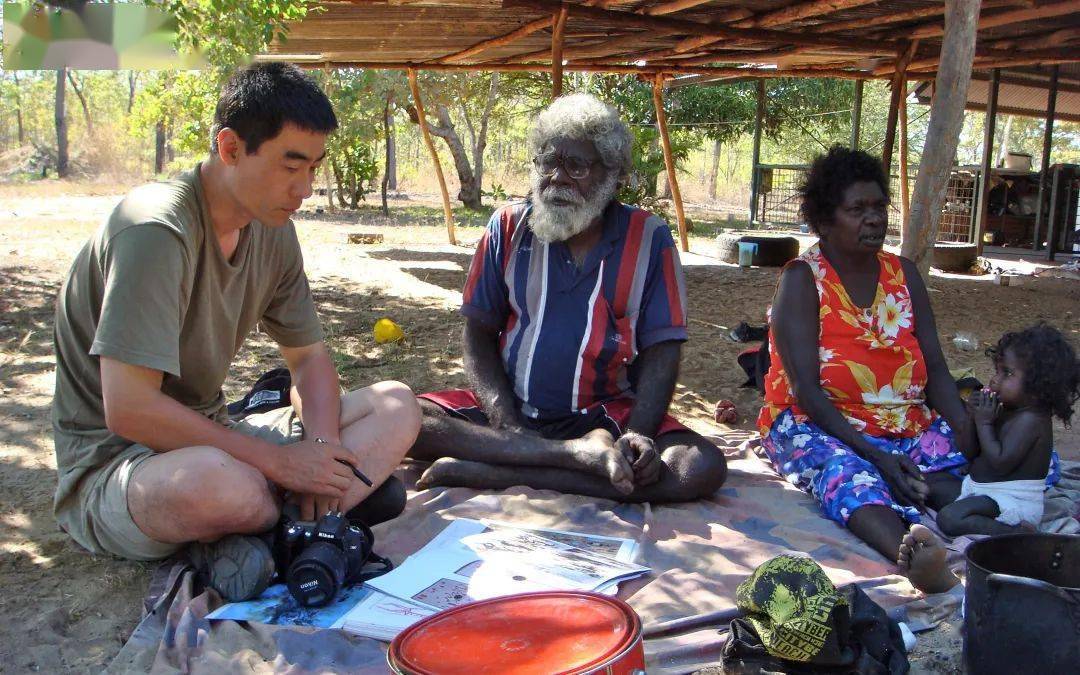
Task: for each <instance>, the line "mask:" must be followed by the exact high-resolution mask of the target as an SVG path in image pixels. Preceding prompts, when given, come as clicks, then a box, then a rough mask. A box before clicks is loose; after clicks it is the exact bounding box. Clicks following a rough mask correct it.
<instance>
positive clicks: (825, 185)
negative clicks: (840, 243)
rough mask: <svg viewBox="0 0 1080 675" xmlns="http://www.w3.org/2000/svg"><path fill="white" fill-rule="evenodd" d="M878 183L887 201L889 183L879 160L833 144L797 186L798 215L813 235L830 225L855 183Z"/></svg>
mask: <svg viewBox="0 0 1080 675" xmlns="http://www.w3.org/2000/svg"><path fill="white" fill-rule="evenodd" d="M863 182H870V183H877V184H878V187H880V188H881V192H882V193H883V194H884V195H885V199H888V198H889V181H888V178H887V177H886V176H885V170H884V169H883V168H882V166H881V160H880V159H878V158H877V157H874V156H873V155H871V154H869V153H866V152H863V151H862V150H851V149H849V148H845V147H844V146H842V145H834V146H833V147H832V148H830V149H829V152H828V153H826V154H824V155H818V156H817V157H816V158H815V159H814V163H813V164H811V165H810V171H809V173H807V174H806V182H805V183H803V184H802V185H801V186H800V187H799V195H800V196H801V197H802V205H801V206H800V208H799V212H800V213H801V214H802V217H803V220H805V221H806V224H807V225H809V226H810V229H811V230H813V231H814V232H815V233H816V234H820V233H821V228H822V226H828V225H829V224H830V223H832V220H833V214H834V213H836V207H838V206H840V205H841V204H842V203H843V202H844V192H845V191H846V190H847V189H848V188H849V187H851V186H852V185H854V184H855V183H863Z"/></svg>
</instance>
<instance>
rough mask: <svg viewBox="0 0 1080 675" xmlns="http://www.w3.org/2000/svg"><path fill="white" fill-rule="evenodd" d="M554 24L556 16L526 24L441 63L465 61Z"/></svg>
mask: <svg viewBox="0 0 1080 675" xmlns="http://www.w3.org/2000/svg"><path fill="white" fill-rule="evenodd" d="M553 22H554V15H552V16H545V17H543V18H540V19H537V20H536V21H530V22H529V23H527V24H525V25H524V26H522V27H521V28H518V29H517V30H512V31H510V32H509V33H506V34H504V35H500V36H498V37H494V38H491V39H490V40H484V41H483V42H478V43H476V44H474V45H473V46H471V47H469V48H467V49H462V50H461V51H459V52H455V53H453V54H449V55H447V56H444V57H442V58H441V59H439V62H440V63H454V62H455V61H464V60H465V59H467V58H469V57H470V56H475V55H477V54H479V53H480V52H482V51H484V50H487V49H491V48H492V47H499V46H502V45H505V44H508V43H510V42H513V41H515V40H517V39H518V38H521V37H525V36H526V35H531V34H532V33H535V32H537V31H541V30H544V29H545V28H547V27H549V26H550V25H551V24H552V23H553Z"/></svg>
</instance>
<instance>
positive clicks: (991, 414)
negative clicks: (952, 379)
mask: <svg viewBox="0 0 1080 675" xmlns="http://www.w3.org/2000/svg"><path fill="white" fill-rule="evenodd" d="M967 404H968V410H970V411H971V417H972V419H974V420H975V423H976V424H990V423H991V422H993V421H994V419H995V418H996V417H997V416H998V413H999V412H1000V411H1001V401H999V400H998V396H997V393H996V392H993V391H990V390H989V389H983V390H982V391H976V392H972V394H971V396H969V397H968V400H967Z"/></svg>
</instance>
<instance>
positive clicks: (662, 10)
mask: <svg viewBox="0 0 1080 675" xmlns="http://www.w3.org/2000/svg"><path fill="white" fill-rule="evenodd" d="M711 1H712V0H676V1H675V2H668V3H664V4H661V5H654V6H652V7H646V8H644V9H639V10H634V13H635V14H641V15H646V16H664V15H667V14H673V13H675V12H679V11H682V10H684V9H690V8H692V7H697V6H698V5H702V4H705V3H707V2H711ZM594 6H602V5H594ZM751 15H753V12H751V11H749V10H747V9H743V8H741V7H733V8H731V9H729V10H727V11H725V12H723V13H721V14H718V15H716V16H714V17H712V20H713V21H721V22H723V21H732V20H735V19H742V18H745V17H747V16H751ZM676 32H677V31H675V30H673V29H669V30H663V29H659V28H658V29H653V30H652V31H651V33H650V34H649V35H646V36H644V37H663V36H666V35H673V34H675V33H676ZM641 37H643V36H642V35H638V34H634V35H629V36H619V37H615V38H612V39H610V40H607V41H606V42H604V43H598V44H595V45H587V46H584V47H579V48H577V49H574V48H570V47H568V48H565V49H563V58H564V59H575V58H578V59H588V58H602V57H606V56H613V55H615V54H620V53H622V52H624V51H625V49H624V48H625V46H626V45H628V44H632V45H634V46H639V45H640V39H641ZM608 47H610V49H609V48H608ZM550 58H551V50H548V49H541V50H538V51H532V52H525V53H522V54H518V55H517V56H514V57H512V58H510V59H508V60H507V62H508V63H527V62H529V61H544V60H547V59H550Z"/></svg>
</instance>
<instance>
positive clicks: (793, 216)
mask: <svg viewBox="0 0 1080 675" xmlns="http://www.w3.org/2000/svg"><path fill="white" fill-rule="evenodd" d="M809 169H810V167H809V165H806V164H759V165H758V166H757V169H756V171H757V178H758V193H757V203H756V204H755V205H754V220H756V221H760V222H764V223H770V224H777V225H792V226H799V225H801V224H802V218H801V217H800V215H799V186H800V185H801V184H802V183H803V181H804V180H805V179H806V172H807V171H809ZM916 172H917V167H912V169H911V170H910V171H909V172H908V188H909V190H913V189H914V186H915V174H916ZM978 176H979V172H978V170H977V169H976V170H971V169H966V168H963V169H962V168H960V167H954V168H953V170H952V173H951V174H950V175H949V184H948V188H947V189H946V193H945V204H944V206H942V209H941V224H940V225H939V226H938V241H961V242H963V241H971V236H972V235H971V233H972V223H973V220H974V217H975V205H976V203H975V196H976V192H977V191H978ZM889 192H890V193H891V194H892V195H893V199H892V201H891V202H890V203H889V230H888V233H889V235H891V236H897V237H898V236H900V227H901V222H900V199H899V196H900V177H899V176H897V175H893V176H890V177H889Z"/></svg>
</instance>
